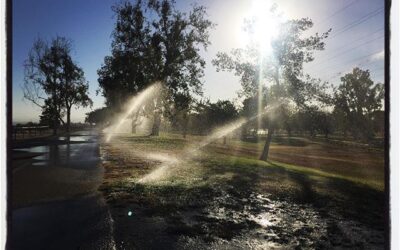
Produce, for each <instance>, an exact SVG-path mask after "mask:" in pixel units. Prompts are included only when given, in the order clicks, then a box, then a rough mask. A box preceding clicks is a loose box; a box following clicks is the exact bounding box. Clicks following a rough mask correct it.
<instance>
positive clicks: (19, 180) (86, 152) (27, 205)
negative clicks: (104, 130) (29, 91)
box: [9, 131, 114, 249]
mask: <svg viewBox="0 0 400 250" xmlns="http://www.w3.org/2000/svg"><path fill="white" fill-rule="evenodd" d="M12 157H13V163H12V167H13V192H12V195H13V198H12V203H13V207H14V209H13V210H12V216H11V228H10V231H9V232H10V238H9V239H10V249H113V247H114V242H113V238H112V219H111V216H110V213H109V211H108V207H107V205H106V203H105V201H104V199H103V197H102V195H101V194H100V193H99V192H98V191H97V188H98V186H99V185H100V184H101V182H102V176H103V169H102V168H101V165H100V164H99V163H100V155H99V144H98V134H97V133H96V132H94V131H79V132H76V133H73V134H72V135H71V136H70V137H69V138H68V137H63V136H60V137H57V138H52V139H51V140H42V141H41V142H40V141H32V142H29V143H25V144H19V145H15V149H14V151H13V154H12Z"/></svg>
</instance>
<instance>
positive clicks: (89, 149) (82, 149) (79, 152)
mask: <svg viewBox="0 0 400 250" xmlns="http://www.w3.org/2000/svg"><path fill="white" fill-rule="evenodd" d="M71 138H72V137H71ZM80 139H81V138H80V137H77V139H76V140H75V139H74V140H75V141H77V140H80ZM87 140H90V138H87ZM14 150H15V151H17V152H26V153H36V154H37V153H39V155H37V156H34V157H33V158H32V159H33V163H32V165H33V166H54V167H71V168H89V167H93V166H97V163H98V162H99V161H100V158H99V152H98V146H97V143H72V144H69V143H67V144H60V145H58V144H53V145H46V146H33V147H26V148H20V149H14Z"/></svg>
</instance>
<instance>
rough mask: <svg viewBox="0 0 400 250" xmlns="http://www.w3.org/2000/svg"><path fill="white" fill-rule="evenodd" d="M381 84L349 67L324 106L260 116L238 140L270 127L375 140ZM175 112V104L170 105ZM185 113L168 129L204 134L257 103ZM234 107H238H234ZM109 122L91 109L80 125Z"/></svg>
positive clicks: (106, 114) (201, 104)
mask: <svg viewBox="0 0 400 250" xmlns="http://www.w3.org/2000/svg"><path fill="white" fill-rule="evenodd" d="M383 94H384V93H383V86H382V84H374V83H373V82H372V81H371V80H370V78H369V71H368V70H365V71H364V70H361V69H359V68H355V69H354V70H353V72H351V73H348V74H346V75H345V76H343V77H342V84H340V85H339V87H337V88H335V89H333V91H332V93H331V94H330V95H327V96H326V97H325V100H326V101H327V103H325V104H324V106H322V107H321V106H317V105H308V106H304V107H298V106H296V105H290V104H288V103H285V104H281V105H279V107H277V108H276V109H273V110H271V111H270V112H267V113H266V114H265V115H264V116H262V119H261V123H258V122H257V121H256V120H254V121H252V122H249V123H247V124H246V125H245V126H243V128H242V131H241V132H242V133H241V135H242V137H243V138H246V137H249V136H251V137H253V138H254V137H257V136H258V135H257V132H258V131H259V129H262V130H268V128H269V127H270V125H271V123H274V125H275V129H277V130H280V131H281V132H285V133H286V134H287V135H288V136H292V135H307V136H311V137H315V136H316V135H318V134H322V135H324V136H325V137H326V138H328V137H329V136H330V135H333V134H336V135H338V136H344V137H347V136H352V138H353V139H355V140H363V141H369V140H371V139H373V138H374V136H375V135H378V134H379V135H382V134H383V132H384V111H383V110H382V101H383ZM175 104H176V106H177V107H180V103H179V102H176V103H175ZM183 106H185V107H188V108H187V109H184V110H182V109H178V110H177V111H176V112H174V114H173V115H171V116H170V119H169V121H170V127H171V129H172V130H173V131H175V132H181V133H182V135H183V137H185V136H186V134H187V133H190V134H197V135H205V134H208V133H210V132H211V131H212V130H213V129H214V128H216V127H218V126H221V125H223V124H226V123H228V122H231V121H234V120H235V119H237V118H239V117H247V118H251V117H254V116H256V115H257V113H258V98H257V96H255V97H248V98H245V99H244V100H243V102H242V103H241V105H235V104H234V103H233V102H231V101H228V100H225V101H221V100H220V101H217V102H210V101H209V100H199V101H193V102H191V103H190V105H188V104H185V105H183ZM238 106H239V107H238ZM110 117H112V113H111V112H110V109H109V108H101V109H97V110H95V111H93V112H90V113H88V115H87V118H86V121H87V122H90V123H96V124H104V125H106V124H107V121H109V120H110Z"/></svg>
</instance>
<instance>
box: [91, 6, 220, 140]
mask: <svg viewBox="0 0 400 250" xmlns="http://www.w3.org/2000/svg"><path fill="white" fill-rule="evenodd" d="M174 5H175V1H173V0H149V1H147V2H145V1H140V0H138V1H136V2H135V3H134V4H132V3H130V2H123V3H122V4H119V5H116V6H114V7H113V10H114V12H115V13H116V16H117V22H116V25H115V30H114V32H113V43H112V56H108V57H106V58H105V61H104V64H103V66H102V67H101V69H100V70H99V71H98V74H99V83H100V87H101V88H102V91H103V95H104V96H105V98H106V102H107V105H108V106H117V107H119V106H121V101H122V102H123V101H124V100H125V99H126V97H127V96H129V95H133V94H136V93H137V92H138V91H140V90H142V89H144V88H145V87H147V86H149V85H150V84H152V83H153V82H154V81H161V82H162V83H164V86H165V90H164V93H163V97H165V98H161V97H160V98H157V99H156V100H155V102H154V115H153V116H154V122H153V128H152V135H158V132H159V126H160V121H161V119H160V116H161V114H162V112H163V109H162V107H163V106H164V107H166V106H169V105H170V103H164V104H163V102H169V101H171V100H174V99H176V97H175V95H181V94H182V93H184V94H185V95H188V94H189V95H190V94H191V93H196V94H201V87H202V82H201V80H200V78H201V77H202V76H203V69H204V66H205V61H204V60H203V59H202V58H201V56H200V53H199V52H200V47H203V48H204V49H206V48H207V46H208V45H209V30H210V28H211V27H212V26H213V24H212V23H211V22H210V21H209V20H207V19H206V9H205V8H204V7H203V6H197V5H195V6H194V7H193V8H192V10H191V11H190V12H189V13H184V12H181V11H179V10H177V9H175V7H174ZM171 96H172V97H171Z"/></svg>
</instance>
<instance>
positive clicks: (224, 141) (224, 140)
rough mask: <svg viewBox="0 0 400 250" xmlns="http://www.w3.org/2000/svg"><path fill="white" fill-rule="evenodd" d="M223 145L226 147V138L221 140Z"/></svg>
mask: <svg viewBox="0 0 400 250" xmlns="http://www.w3.org/2000/svg"><path fill="white" fill-rule="evenodd" d="M223 143H224V145H226V136H224V138H223Z"/></svg>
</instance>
